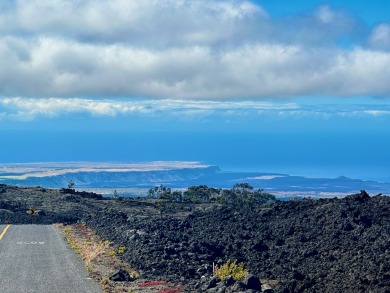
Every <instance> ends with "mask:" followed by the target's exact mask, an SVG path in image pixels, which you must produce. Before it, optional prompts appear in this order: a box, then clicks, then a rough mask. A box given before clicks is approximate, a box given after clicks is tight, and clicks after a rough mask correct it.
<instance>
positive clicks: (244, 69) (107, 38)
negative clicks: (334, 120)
mask: <svg viewBox="0 0 390 293" xmlns="http://www.w3.org/2000/svg"><path fill="white" fill-rule="evenodd" d="M0 5H1V7H0V8H1V9H0V92H1V93H2V95H3V96H20V97H26V98H28V97H53V96H54V97H68V98H72V97H80V96H87V97H99V98H102V97H140V98H150V97H152V98H161V99H196V98H200V99H214V98H217V99H221V98H222V99H240V98H242V99H257V98H269V97H292V96H322V95H336V96H351V95H377V96H388V95H389V94H390V85H388V82H387V80H389V78H390V72H389V70H388V69H387V68H389V67H390V53H388V52H385V51H383V52H378V51H376V50H374V49H369V48H364V47H359V46H355V47H354V49H352V50H347V49H343V48H337V45H336V44H337V40H338V39H339V38H340V37H343V36H345V35H350V34H353V33H354V32H353V31H354V28H355V24H356V23H355V20H354V19H353V18H351V17H350V16H348V15H346V14H345V13H343V12H340V11H337V10H334V9H332V8H331V7H330V6H320V7H318V9H316V10H314V11H313V12H312V13H309V14H306V15H299V16H292V17H289V18H287V19H282V20H274V19H272V18H271V17H270V16H268V15H267V13H266V12H265V11H264V10H263V9H262V7H260V6H258V5H255V4H254V3H253V2H250V1H244V0H242V1H234V0H226V1H223V0H210V1H191V0H179V1H177V0H158V1H157V0H142V1H125V0H112V1H106V0H94V1H92V0H81V1H80V0H55V1H39V0H16V1H13V2H7V4H5V3H2V4H0ZM386 38H387V34H386V27H385V26H382V27H378V28H377V29H376V30H374V31H373V34H372V40H373V41H372V42H373V43H375V42H376V43H378V42H386ZM101 111H102V112H105V111H108V112H110V110H107V109H104V108H102V109H101Z"/></svg>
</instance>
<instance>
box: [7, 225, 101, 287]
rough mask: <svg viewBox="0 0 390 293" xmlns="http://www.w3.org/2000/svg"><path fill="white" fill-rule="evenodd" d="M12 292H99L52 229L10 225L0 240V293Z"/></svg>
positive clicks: (51, 227)
mask: <svg viewBox="0 0 390 293" xmlns="http://www.w3.org/2000/svg"><path fill="white" fill-rule="evenodd" d="M5 228H6V226H4V225H0V236H1V234H2V232H3V231H4V229H5ZM16 292H28V293H30V292H34V293H35V292H36V293H54V292H55V293H89V292H91V293H98V292H99V293H101V292H102V290H101V288H100V286H99V285H98V284H97V283H96V282H95V281H93V280H92V279H89V278H88V273H87V270H86V268H85V267H84V266H83V264H82V263H81V260H80V259H78V257H77V256H76V255H75V253H74V252H73V251H72V250H71V249H70V248H69V247H68V244H67V243H66V242H65V240H64V239H63V238H62V236H61V235H60V233H59V232H58V230H57V229H56V228H55V227H54V226H43V225H42V226H41V225H11V226H9V228H8V230H7V231H6V233H5V234H3V237H2V239H1V240H0V293H16Z"/></svg>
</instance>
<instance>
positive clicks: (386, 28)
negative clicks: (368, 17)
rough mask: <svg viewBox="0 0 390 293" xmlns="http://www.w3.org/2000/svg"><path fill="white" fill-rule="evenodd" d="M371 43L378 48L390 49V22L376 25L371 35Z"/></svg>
mask: <svg viewBox="0 0 390 293" xmlns="http://www.w3.org/2000/svg"><path fill="white" fill-rule="evenodd" d="M369 43H370V45H371V46H373V47H374V48H377V49H390V24H388V23H381V24H379V25H377V26H375V27H374V29H373V30H372V32H371V35H370V37H369Z"/></svg>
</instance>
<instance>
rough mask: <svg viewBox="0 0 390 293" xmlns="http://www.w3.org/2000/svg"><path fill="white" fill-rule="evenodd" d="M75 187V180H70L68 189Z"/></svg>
mask: <svg viewBox="0 0 390 293" xmlns="http://www.w3.org/2000/svg"><path fill="white" fill-rule="evenodd" d="M73 188H74V182H73V180H70V181H69V182H68V189H73Z"/></svg>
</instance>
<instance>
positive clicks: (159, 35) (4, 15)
mask: <svg viewBox="0 0 390 293" xmlns="http://www.w3.org/2000/svg"><path fill="white" fill-rule="evenodd" d="M265 16H266V15H265V12H264V11H263V10H262V8H261V7H259V6H257V5H254V4H252V3H251V2H249V1H241V0H240V1H233V0H231V1H218V0H210V1H191V0H179V1H178V0H158V1H156V0H135V1H126V0H110V1H107V0H84V1H78V0H55V1H40V0H17V1H14V5H10V7H8V9H2V10H0V33H3V34H8V35H9V34H11V35H15V34H23V35H26V34H27V35H31V36H40V35H42V34H44V35H51V36H53V35H54V36H60V37H64V38H70V39H77V40H78V41H81V42H91V41H92V42H95V41H97V42H119V43H131V44H154V45H156V44H158V45H172V44H174V45H175V44H180V43H181V44H193V43H194V42H196V43H199V42H200V43H209V42H211V43H214V42H219V41H223V40H225V39H229V38H231V37H232V36H236V37H237V36H239V34H240V32H242V30H243V29H245V27H246V22H247V21H248V20H251V19H253V18H260V19H261V18H264V17H265Z"/></svg>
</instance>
